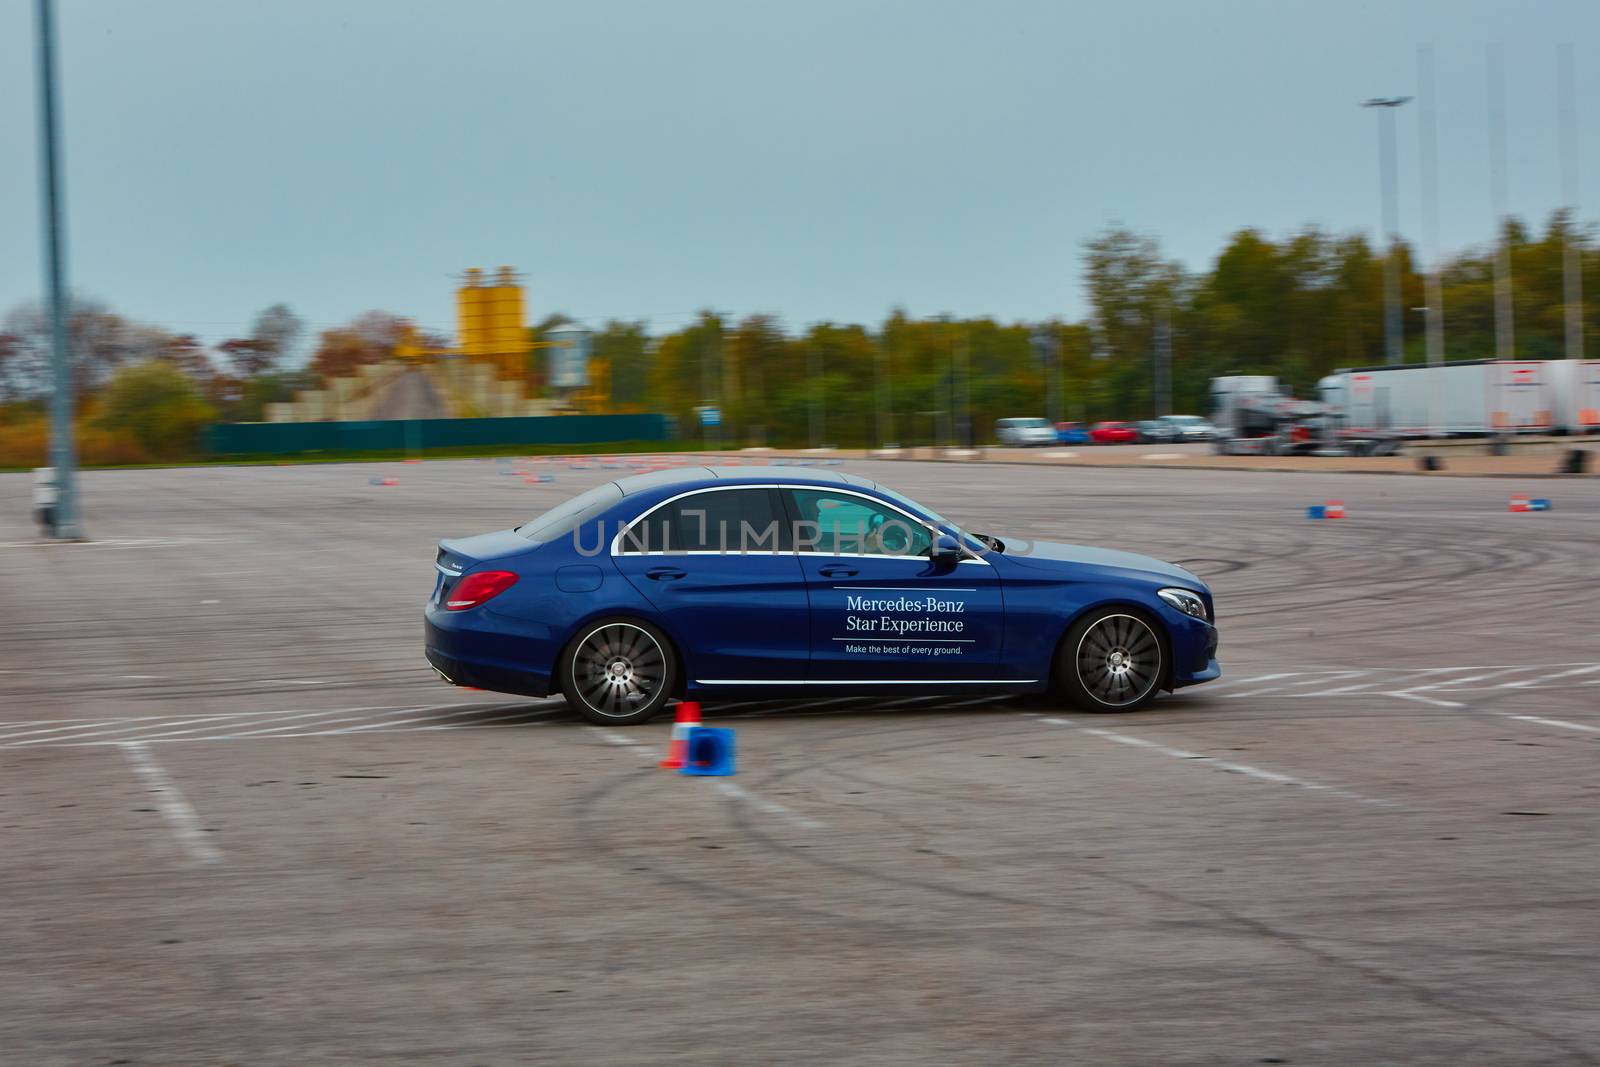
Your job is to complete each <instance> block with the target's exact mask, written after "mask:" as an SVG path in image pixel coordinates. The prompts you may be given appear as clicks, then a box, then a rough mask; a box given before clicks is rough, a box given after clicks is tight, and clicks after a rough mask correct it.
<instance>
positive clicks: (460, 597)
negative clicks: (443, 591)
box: [444, 571, 517, 611]
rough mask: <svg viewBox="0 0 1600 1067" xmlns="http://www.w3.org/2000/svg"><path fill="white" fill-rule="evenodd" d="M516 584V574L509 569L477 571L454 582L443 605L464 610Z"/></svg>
mask: <svg viewBox="0 0 1600 1067" xmlns="http://www.w3.org/2000/svg"><path fill="white" fill-rule="evenodd" d="M516 584H517V576H516V575H515V574H512V573H511V572H510V571H478V572H477V573H475V574H469V575H467V576H466V577H465V578H463V579H461V580H460V581H459V582H457V583H456V584H455V587H454V588H452V589H451V590H450V599H449V600H446V601H445V602H444V606H445V609H446V610H448V611H466V610H467V609H468V608H475V607H477V606H478V605H479V604H482V603H483V602H484V601H485V600H491V599H493V598H494V597H497V596H499V595H500V594H501V593H504V592H505V591H506V590H507V589H510V588H511V587H512V586H514V585H516Z"/></svg>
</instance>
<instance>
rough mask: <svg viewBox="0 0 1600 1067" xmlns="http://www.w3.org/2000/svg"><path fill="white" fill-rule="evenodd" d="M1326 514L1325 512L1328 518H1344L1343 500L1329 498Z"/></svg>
mask: <svg viewBox="0 0 1600 1067" xmlns="http://www.w3.org/2000/svg"><path fill="white" fill-rule="evenodd" d="M1326 514H1327V516H1328V518H1330V519H1342V518H1344V501H1343V500H1330V501H1328V503H1327V512H1326Z"/></svg>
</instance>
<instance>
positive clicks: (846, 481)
mask: <svg viewBox="0 0 1600 1067" xmlns="http://www.w3.org/2000/svg"><path fill="white" fill-rule="evenodd" d="M716 482H728V483H733V484H738V483H741V482H743V483H752V484H769V483H771V482H783V483H784V484H785V485H853V486H857V487H860V488H863V489H876V488H878V483H877V482H874V481H872V480H871V479H869V478H862V477H860V476H859V475H855V474H846V473H844V472H843V471H831V470H830V471H818V470H805V469H797V468H794V467H788V466H778V465H776V464H774V465H772V466H767V467H672V468H670V469H668V470H662V471H649V472H647V473H645V474H632V475H629V476H628V477H626V478H618V479H617V480H616V482H615V485H616V487H617V488H618V489H621V490H622V495H623V496H632V495H633V494H634V493H642V492H645V491H646V490H650V489H660V488H662V487H664V486H681V487H682V488H685V489H692V488H696V487H698V486H701V485H711V484H713V483H716Z"/></svg>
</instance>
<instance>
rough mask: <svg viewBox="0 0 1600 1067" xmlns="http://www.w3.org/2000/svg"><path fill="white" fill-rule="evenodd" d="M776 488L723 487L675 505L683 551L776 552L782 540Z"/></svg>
mask: <svg viewBox="0 0 1600 1067" xmlns="http://www.w3.org/2000/svg"><path fill="white" fill-rule="evenodd" d="M780 514H781V513H780V512H779V510H778V505H777V500H776V492H775V491H774V490H772V489H721V490H716V491H713V492H708V493H696V494H695V495H694V496H686V497H684V498H683V499H682V500H679V501H676V502H675V503H673V505H672V523H673V532H674V534H675V535H676V541H675V543H676V544H677V545H678V546H679V551H683V552H775V551H777V550H778V549H779V548H780V547H781V546H782V545H783V544H784V541H785V539H784V538H783V537H782V527H783V526H784V523H783V522H782V521H781V519H780Z"/></svg>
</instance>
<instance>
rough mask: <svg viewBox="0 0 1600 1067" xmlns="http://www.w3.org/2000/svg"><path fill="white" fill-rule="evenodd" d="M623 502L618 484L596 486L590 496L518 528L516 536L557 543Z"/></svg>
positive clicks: (562, 506)
mask: <svg viewBox="0 0 1600 1067" xmlns="http://www.w3.org/2000/svg"><path fill="white" fill-rule="evenodd" d="M621 499H622V490H621V489H618V488H617V484H616V483H615V482H607V483H606V484H605V485H597V486H595V487H594V488H593V489H591V490H589V491H588V492H587V493H581V494H579V495H578V496H575V497H573V498H572V499H571V500H569V501H567V502H566V503H565V504H558V505H557V506H556V507H553V508H551V509H550V510H549V511H547V512H545V513H544V514H543V515H540V516H539V517H538V518H537V519H534V520H533V521H532V522H530V523H527V524H525V525H522V526H518V527H517V533H519V534H521V535H522V536H523V537H526V538H527V539H528V540H530V541H554V540H555V539H556V538H558V537H565V536H566V535H567V534H569V533H571V532H572V531H573V530H576V529H577V528H578V527H579V526H581V525H582V524H583V523H585V522H588V521H589V520H590V519H592V518H594V517H595V516H597V515H599V514H601V513H602V512H604V511H606V510H607V509H608V508H610V507H611V506H612V505H614V504H615V503H616V502H617V501H619V500H621Z"/></svg>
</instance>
